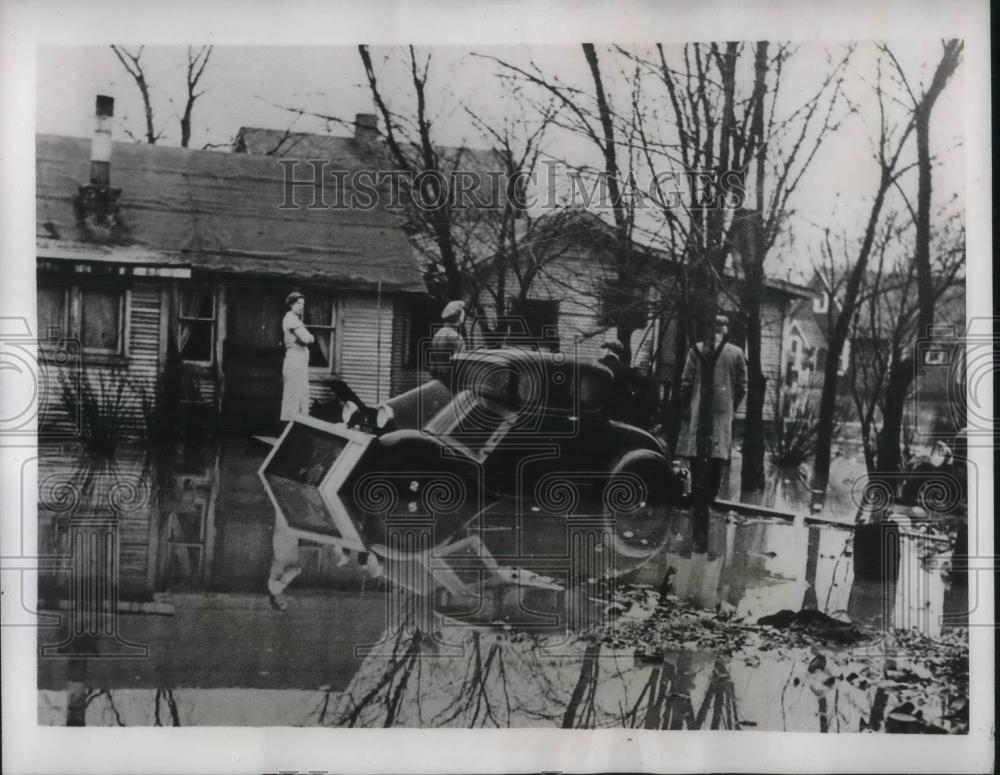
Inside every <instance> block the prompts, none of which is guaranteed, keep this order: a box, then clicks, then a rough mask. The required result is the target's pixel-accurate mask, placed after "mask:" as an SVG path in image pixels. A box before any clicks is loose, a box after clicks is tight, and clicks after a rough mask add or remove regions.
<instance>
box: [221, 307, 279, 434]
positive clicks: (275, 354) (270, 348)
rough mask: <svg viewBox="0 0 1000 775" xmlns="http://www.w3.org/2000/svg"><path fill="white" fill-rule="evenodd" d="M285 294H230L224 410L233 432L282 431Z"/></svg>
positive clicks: (225, 359) (226, 422)
mask: <svg viewBox="0 0 1000 775" xmlns="http://www.w3.org/2000/svg"><path fill="white" fill-rule="evenodd" d="M284 295H285V294H284V292H283V291H276V290H274V289H271V288H259V287H235V288H229V289H228V290H227V303H226V306H227V309H228V312H227V320H226V344H225V352H224V368H225V374H226V381H225V385H226V387H225V397H224V400H223V407H222V410H223V421H224V422H225V425H226V428H227V429H229V430H234V431H242V432H247V433H273V432H275V431H276V430H277V429H278V428H279V427H280V422H279V415H280V413H281V390H282V384H281V364H282V361H283V360H284V347H283V346H282V343H281V319H282V317H283V316H284V313H285V309H284Z"/></svg>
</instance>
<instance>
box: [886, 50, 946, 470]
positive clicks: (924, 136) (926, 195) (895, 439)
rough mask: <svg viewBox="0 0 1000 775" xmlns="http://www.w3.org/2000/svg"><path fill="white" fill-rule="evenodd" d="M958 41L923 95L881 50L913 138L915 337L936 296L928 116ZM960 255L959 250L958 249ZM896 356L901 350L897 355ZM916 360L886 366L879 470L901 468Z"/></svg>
mask: <svg viewBox="0 0 1000 775" xmlns="http://www.w3.org/2000/svg"><path fill="white" fill-rule="evenodd" d="M963 48H964V44H963V43H962V42H961V41H959V40H948V41H943V42H942V53H941V61H940V62H939V63H938V65H937V68H936V69H935V71H934V76H933V78H932V79H931V83H930V85H929V86H928V87H927V90H926V91H924V92H923V93H917V92H915V91H914V90H913V89H912V88H911V87H910V84H909V81H908V80H907V78H906V73H905V72H904V70H903V68H902V66H901V65H900V63H899V60H898V59H897V58H896V57H895V56H894V55H893V53H892V50H891V49H890V48H889V47H888V46H882V50H883V51H885V53H886V54H887V55H888V56H889V58H890V60H891V61H892V64H893V66H894V67H895V69H896V72H897V74H898V76H899V78H900V80H901V81H902V82H903V84H904V86H905V87H906V92H907V94H908V95H909V98H910V102H911V108H912V111H913V116H914V122H915V125H916V127H915V128H916V141H917V207H916V212H915V213H913V216H914V221H915V229H914V254H913V264H914V270H915V271H914V274H915V275H916V286H917V287H916V291H917V300H918V313H917V323H916V329H917V335H918V336H920V337H923V336H927V335H928V333H929V332H930V331H931V327H932V326H933V325H934V308H935V304H936V302H937V300H938V298H939V297H940V293H939V290H938V288H937V287H936V285H935V282H934V272H933V269H932V261H931V239H932V235H931V193H932V190H933V181H932V169H931V152H930V118H931V113H932V112H933V110H934V105H935V103H936V102H937V99H938V97H939V96H940V95H941V92H942V91H944V88H945V86H947V84H948V81H949V80H950V79H951V76H952V75H953V74H954V72H955V70H956V69H957V68H958V64H959V62H960V61H961V57H962V49H963ZM963 255H964V253H963ZM900 355H902V354H900ZM920 366H921V364H919V363H917V361H916V358H915V348H913V349H910V350H909V352H908V353H907V355H906V356H905V357H899V358H897V359H896V360H894V361H893V363H892V367H891V368H890V370H889V377H888V384H887V385H886V392H885V406H884V417H885V421H884V423H883V425H882V429H881V431H880V432H879V438H878V467H879V470H880V471H883V472H892V471H898V470H899V469H900V467H901V457H900V444H899V442H900V431H901V429H902V424H903V410H904V405H905V402H906V394H907V390H908V389H909V387H910V384H911V383H912V382H913V380H914V378H915V376H916V373H917V370H918V369H919V368H920Z"/></svg>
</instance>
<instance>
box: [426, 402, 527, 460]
mask: <svg viewBox="0 0 1000 775" xmlns="http://www.w3.org/2000/svg"><path fill="white" fill-rule="evenodd" d="M516 417H517V413H516V412H513V411H511V410H510V409H507V408H505V407H503V406H501V405H500V404H499V403H497V402H496V401H491V400H490V399H488V398H483V397H482V396H480V395H476V394H475V393H473V392H472V391H471V390H463V391H462V392H460V393H457V394H456V395H455V397H454V399H452V401H451V402H450V403H449V404H448V405H447V406H445V407H444V408H443V409H442V410H441V411H440V412H438V413H437V414H436V415H434V417H433V418H431V420H430V422H428V423H427V425H426V426H425V427H424V431H425V432H426V433H430V434H432V435H434V436H438V437H442V438H447V439H448V440H450V441H452V442H453V443H455V444H457V445H458V446H460V447H462V448H463V449H464V450H465V451H466V452H468V453H469V454H470V455H471V456H472V457H476V458H479V457H482V456H484V455H485V454H488V452H489V451H490V450H491V449H492V448H493V446H495V444H496V442H497V440H498V439H499V437H502V436H503V434H504V433H506V431H507V429H508V428H509V427H510V425H511V424H512V423H513V421H514V419H515V418H516Z"/></svg>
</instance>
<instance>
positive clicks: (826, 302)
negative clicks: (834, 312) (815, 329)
mask: <svg viewBox="0 0 1000 775" xmlns="http://www.w3.org/2000/svg"><path fill="white" fill-rule="evenodd" d="M829 309H830V298H829V297H828V296H827V295H826V294H825V293H821V294H819V295H818V296H816V297H815V298H814V299H813V312H816V313H817V314H820V315H823V314H825V313H826V312H827V310H829Z"/></svg>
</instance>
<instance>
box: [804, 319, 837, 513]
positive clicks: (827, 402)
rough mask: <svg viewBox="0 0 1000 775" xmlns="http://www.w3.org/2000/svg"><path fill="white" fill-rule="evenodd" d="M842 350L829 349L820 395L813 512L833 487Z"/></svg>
mask: <svg viewBox="0 0 1000 775" xmlns="http://www.w3.org/2000/svg"><path fill="white" fill-rule="evenodd" d="M841 314H843V313H841ZM831 344H832V343H831ZM842 348H843V343H841V346H840V347H830V349H829V350H827V353H826V364H825V365H824V367H823V389H822V391H821V392H820V397H819V411H818V412H817V415H816V454H815V457H814V459H813V478H812V501H811V507H812V509H813V510H815V509H818V508H820V507H821V506H822V505H823V501H824V500H825V498H826V488H827V485H828V484H829V483H830V457H831V452H832V448H833V426H834V415H835V414H836V411H837V379H838V377H837V370H838V368H839V361H840V351H841V349H842Z"/></svg>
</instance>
